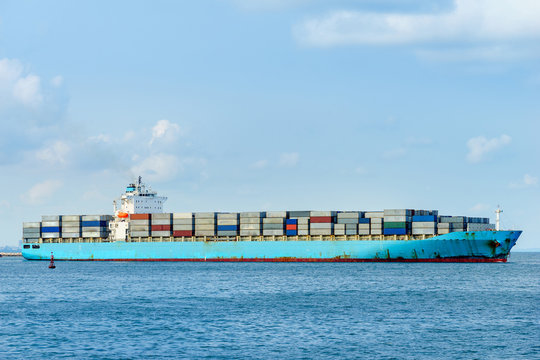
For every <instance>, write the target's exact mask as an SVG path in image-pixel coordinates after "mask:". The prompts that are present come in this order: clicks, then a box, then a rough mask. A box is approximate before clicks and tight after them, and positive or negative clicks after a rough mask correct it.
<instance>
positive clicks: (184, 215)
mask: <svg viewBox="0 0 540 360" xmlns="http://www.w3.org/2000/svg"><path fill="white" fill-rule="evenodd" d="M172 218H173V220H174V219H192V218H193V213H190V212H183V213H173V214H172Z"/></svg>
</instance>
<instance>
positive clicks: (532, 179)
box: [509, 174, 538, 189]
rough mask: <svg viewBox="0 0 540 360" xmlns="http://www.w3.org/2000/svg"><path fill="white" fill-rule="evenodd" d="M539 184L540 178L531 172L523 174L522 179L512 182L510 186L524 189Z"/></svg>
mask: <svg viewBox="0 0 540 360" xmlns="http://www.w3.org/2000/svg"><path fill="white" fill-rule="evenodd" d="M536 185H538V178H537V177H536V176H532V175H529V174H525V175H523V179H522V180H521V181H516V182H511V183H510V185H509V187H510V188H513V189H523V188H528V187H533V186H536Z"/></svg>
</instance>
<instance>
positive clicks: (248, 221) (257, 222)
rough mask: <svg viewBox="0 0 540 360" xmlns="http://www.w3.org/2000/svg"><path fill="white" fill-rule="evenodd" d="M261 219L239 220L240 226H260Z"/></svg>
mask: <svg viewBox="0 0 540 360" xmlns="http://www.w3.org/2000/svg"><path fill="white" fill-rule="evenodd" d="M261 223H262V220H261V218H240V224H261Z"/></svg>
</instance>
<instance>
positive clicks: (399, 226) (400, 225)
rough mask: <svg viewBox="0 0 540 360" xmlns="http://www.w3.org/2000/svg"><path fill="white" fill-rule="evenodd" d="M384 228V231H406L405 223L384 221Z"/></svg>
mask: <svg viewBox="0 0 540 360" xmlns="http://www.w3.org/2000/svg"><path fill="white" fill-rule="evenodd" d="M384 228H385V229H406V228H407V223H406V222H400V221H385V222H384Z"/></svg>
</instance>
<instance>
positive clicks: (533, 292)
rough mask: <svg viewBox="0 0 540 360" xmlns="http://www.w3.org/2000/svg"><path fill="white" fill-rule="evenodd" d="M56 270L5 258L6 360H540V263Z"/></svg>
mask: <svg viewBox="0 0 540 360" xmlns="http://www.w3.org/2000/svg"><path fill="white" fill-rule="evenodd" d="M48 265H49V264H48V262H45V261H27V260H23V259H22V258H8V257H4V258H0V359H62V358H68V359H540V253H513V254H512V255H511V257H510V259H509V261H508V262H507V263H493V264H482V263H480V264H479V263H472V264H466V263H455V264H453V263H210V262H199V263H184V262H71V261H57V262H56V269H54V270H52V269H48Z"/></svg>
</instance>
